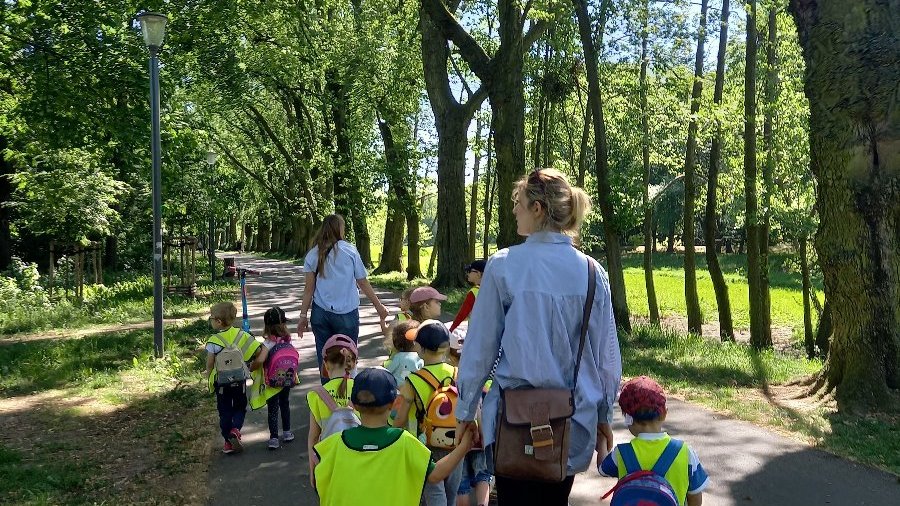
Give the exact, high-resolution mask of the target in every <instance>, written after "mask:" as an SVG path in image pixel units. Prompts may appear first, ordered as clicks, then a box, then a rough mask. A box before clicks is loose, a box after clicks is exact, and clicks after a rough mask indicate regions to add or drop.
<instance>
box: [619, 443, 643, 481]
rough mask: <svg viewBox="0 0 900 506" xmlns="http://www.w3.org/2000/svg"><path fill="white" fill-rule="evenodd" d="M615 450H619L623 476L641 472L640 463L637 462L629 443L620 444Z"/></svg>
mask: <svg viewBox="0 0 900 506" xmlns="http://www.w3.org/2000/svg"><path fill="white" fill-rule="evenodd" d="M616 448H618V449H619V456H620V457H622V463H623V464H625V474H631V473H636V472H638V471H641V463H640V462H638V458H637V454H636V453H634V447H633V446H631V443H622V444H620V445H617V446H616Z"/></svg>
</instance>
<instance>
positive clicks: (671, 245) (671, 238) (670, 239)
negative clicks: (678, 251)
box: [666, 223, 675, 255]
mask: <svg viewBox="0 0 900 506" xmlns="http://www.w3.org/2000/svg"><path fill="white" fill-rule="evenodd" d="M672 253H675V224H674V223H673V224H672V226H671V227H670V228H669V234H668V236H667V239H666V254H668V255H671V254H672Z"/></svg>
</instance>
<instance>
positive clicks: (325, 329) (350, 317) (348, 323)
mask: <svg viewBox="0 0 900 506" xmlns="http://www.w3.org/2000/svg"><path fill="white" fill-rule="evenodd" d="M309 326H310V327H312V333H313V335H314V336H315V337H316V360H318V363H319V379H320V380H321V381H322V384H323V385H324V384H325V383H326V382H327V381H328V378H326V377H325V366H324V364H323V363H322V348H323V347H324V346H325V342H326V341H328V339H329V338H330V337H331V336H333V335H335V334H344V335H346V336H347V337H349V338H350V339H353V342H354V343H356V342H359V308H357V309H354V310H353V311H350V312H349V313H345V314H338V313H332V312H331V311H327V310H325V309H322V308H321V307H319V306H318V305H317V304H316V303H313V305H312V314H311V315H310V317H309Z"/></svg>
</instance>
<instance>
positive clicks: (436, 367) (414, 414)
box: [406, 363, 456, 431]
mask: <svg viewBox="0 0 900 506" xmlns="http://www.w3.org/2000/svg"><path fill="white" fill-rule="evenodd" d="M422 369H427V370H428V372H430V373H431V374H434V377H435V378H437V380H438V381H439V382H440V383H441V384H442V385H443V384H444V383H446V382H447V379H448V378H454V377H455V376H456V368H455V367H453V366H452V365H450V364H447V363H440V364H431V365H426V366H425V367H423V368H422ZM426 374H427V373H426ZM406 380H407V381H409V382H410V383H411V384H412V386H413V390H415V391H416V398H415V399H414V400H413V403H412V405H411V406H410V407H409V416H410V418H411V419H414V420H416V422H417V423H421V422H422V419H423V418H424V416H425V410H426V409H427V407H428V406H427V405H426V404H427V403H428V399H429V398H431V394H432V393H433V392H434V389H433V388H431V385H429V384H428V382H427V381H425V380H423V379H422V378H420V377H419V376H418V375H416V373H410V374H409V376H407V377H406ZM418 430H420V431H421V430H422V429H421V427H419V428H418Z"/></svg>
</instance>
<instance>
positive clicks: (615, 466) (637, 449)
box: [597, 376, 709, 506]
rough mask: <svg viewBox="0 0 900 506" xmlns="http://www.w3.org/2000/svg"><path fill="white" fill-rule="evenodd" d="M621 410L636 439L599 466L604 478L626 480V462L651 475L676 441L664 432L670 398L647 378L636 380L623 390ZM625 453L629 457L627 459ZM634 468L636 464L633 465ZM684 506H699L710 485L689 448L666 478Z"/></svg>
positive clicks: (620, 396)
mask: <svg viewBox="0 0 900 506" xmlns="http://www.w3.org/2000/svg"><path fill="white" fill-rule="evenodd" d="M619 406H620V407H621V408H622V413H624V414H625V425H627V426H628V430H629V431H631V433H632V434H633V435H634V436H635V438H634V439H632V440H631V442H630V443H624V444H620V445H618V446H616V448H615V449H614V450H613V451H612V452H611V453H610V454H609V455H607V456H606V458H605V459H603V461H602V462H600V464H599V465H598V466H597V467H598V469H599V471H600V474H601V475H603V476H609V477H617V478H619V479H620V480H621V479H622V478H624V477H625V476H626V475H627V474H628V471H627V470H626V468H627V467H629V466H627V465H626V463H625V461H624V460H623V458H628V459H636V460H637V463H636V464H637V465H639V466H640V468H641V469H642V470H645V471H649V470H651V469H653V467H654V466H655V465H656V461H657V460H658V459H659V458H660V457H661V456H662V455H663V452H664V451H665V450H666V447H667V446H669V442H670V441H671V440H672V437H671V436H669V435H668V434H667V433H665V432H663V430H662V423H663V422H664V421H665V420H666V396H665V393H664V392H663V389H662V387H661V386H659V384H658V383H656V382H655V381H653V380H652V379H650V378H648V377H646V376H639V377H637V378H634V379H632V380H630V381H628V382H627V383H625V385H624V386H623V387H622V393H620V394H619ZM624 453H627V455H626V456H624V457H623V455H624ZM632 465H634V464H632ZM664 478H665V479H666V481H668V482H669V485H671V486H672V490H673V491H674V492H675V498H676V499H677V500H678V504H679V505H680V506H685V505H687V506H699V505H700V504H701V503H702V502H703V490H704V489H705V488H706V487H707V486H708V485H709V477H708V476H707V475H706V470H704V469H703V466H702V465H701V464H700V459H699V458H697V454H696V453H694V450H692V449H690V448H689V447H688V445H687V444H682V446H681V449H680V450H679V451H678V453H677V455H676V456H675V459H674V461H672V465H671V466H670V467H669V469H668V472H666V475H665V476H664Z"/></svg>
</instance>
